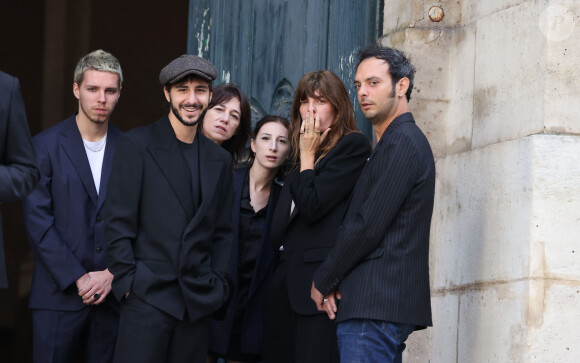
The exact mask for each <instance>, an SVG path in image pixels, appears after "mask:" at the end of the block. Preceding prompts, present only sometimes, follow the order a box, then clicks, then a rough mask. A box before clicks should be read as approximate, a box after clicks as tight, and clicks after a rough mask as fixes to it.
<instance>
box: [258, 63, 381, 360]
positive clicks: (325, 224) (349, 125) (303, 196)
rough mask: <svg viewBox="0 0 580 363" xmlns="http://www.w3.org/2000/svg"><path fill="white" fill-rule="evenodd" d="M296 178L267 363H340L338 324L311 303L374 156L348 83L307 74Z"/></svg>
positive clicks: (297, 115) (279, 240) (295, 113)
mask: <svg viewBox="0 0 580 363" xmlns="http://www.w3.org/2000/svg"><path fill="white" fill-rule="evenodd" d="M290 138H291V141H292V147H293V151H292V156H291V161H292V166H293V171H292V172H291V173H290V174H289V175H288V177H287V178H286V181H285V182H284V187H283V189H282V192H281V194H280V199H279V203H278V205H277V207H276V210H275V212H274V216H273V217H272V241H273V242H274V246H275V247H276V249H277V250H278V257H279V261H278V264H277V266H276V269H275V272H274V276H273V277H272V283H271V285H270V289H269V290H270V291H269V292H268V297H267V300H266V304H265V310H264V349H263V362H264V363H269V362H276V363H280V362H318V363H319V362H332V363H335V362H339V355H338V346H337V343H336V324H335V323H334V322H333V321H331V320H329V318H328V316H327V315H326V313H325V312H320V311H318V309H317V308H316V305H315V304H314V302H313V301H312V300H311V299H310V288H311V287H312V280H313V276H314V272H315V271H316V269H317V268H318V266H319V265H320V264H321V263H322V261H324V259H325V258H326V256H327V255H328V254H329V253H330V251H331V250H332V247H333V246H334V243H335V240H336V234H337V230H338V228H339V225H340V221H341V218H342V216H343V214H344V212H345V209H346V206H347V200H348V197H349V195H350V193H351V192H352V189H353V188H354V185H355V183H356V181H357V179H358V177H359V175H360V173H361V172H362V169H363V168H364V165H365V163H366V160H367V158H368V157H369V155H370V152H371V147H370V143H369V140H368V138H367V137H366V136H365V135H363V134H361V133H360V132H358V130H357V128H356V124H355V119H354V111H353V108H352V105H351V103H350V100H349V98H348V92H347V90H346V88H345V87H344V84H343V83H342V81H341V80H340V79H339V78H338V77H337V76H336V75H335V74H334V73H332V72H330V71H326V70H323V71H317V72H311V73H308V74H306V75H305V76H304V77H302V79H301V80H300V83H299V84H298V87H297V89H296V93H295V96H294V103H293V105H292V115H291V121H290Z"/></svg>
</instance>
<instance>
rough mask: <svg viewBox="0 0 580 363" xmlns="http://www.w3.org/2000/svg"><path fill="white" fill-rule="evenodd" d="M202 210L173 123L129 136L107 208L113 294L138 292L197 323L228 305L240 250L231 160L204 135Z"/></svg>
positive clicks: (201, 143)
mask: <svg viewBox="0 0 580 363" xmlns="http://www.w3.org/2000/svg"><path fill="white" fill-rule="evenodd" d="M196 138H197V142H199V147H200V149H199V150H200V153H199V169H200V173H201V175H200V177H199V181H200V189H201V204H200V205H199V208H197V210H196V212H195V213H194V214H193V215H191V213H190V212H188V211H189V210H190V209H191V208H190V206H191V204H192V203H193V195H192V190H191V186H190V183H189V182H188V180H190V172H189V168H188V167H187V162H186V160H185V158H184V157H183V154H182V151H181V147H180V146H179V145H178V141H177V138H176V136H175V133H174V131H173V128H172V127H171V124H170V122H169V118H168V117H167V116H164V117H162V118H161V119H160V120H159V121H157V122H155V123H153V124H151V125H147V126H143V127H139V128H137V129H134V130H131V131H129V132H127V133H126V134H124V136H123V137H121V139H120V140H119V143H118V145H117V152H116V154H115V159H114V162H113V170H112V172H111V177H110V179H109V187H108V191H109V193H108V195H107V203H106V206H105V224H106V227H105V239H106V242H107V243H108V245H109V249H108V257H109V261H110V265H109V270H110V271H111V273H113V275H114V276H115V278H114V280H113V292H114V294H115V296H116V297H117V298H118V299H119V300H121V299H122V297H123V296H124V294H125V293H126V292H127V291H131V293H134V294H135V295H137V296H138V297H140V298H141V299H143V300H144V301H146V302H147V303H149V304H151V305H153V306H155V307H157V308H158V309H160V310H162V311H165V312H166V313H168V314H170V315H172V316H174V317H176V318H178V319H184V318H185V317H186V313H187V316H188V318H189V320H190V321H195V320H198V319H200V318H202V317H205V316H208V315H209V314H211V313H212V312H214V311H215V310H217V309H218V308H219V307H220V306H221V305H222V304H223V303H224V302H225V301H226V299H227V297H228V293H229V285H228V282H227V270H228V264H229V258H230V247H231V243H232V214H231V213H232V204H233V187H232V162H231V157H230V155H229V154H228V153H227V152H226V151H225V150H224V149H222V148H221V147H219V146H218V145H217V144H215V143H214V142H212V141H210V140H209V139H207V138H206V137H204V136H203V134H201V133H200V132H199V131H198V132H197V135H196Z"/></svg>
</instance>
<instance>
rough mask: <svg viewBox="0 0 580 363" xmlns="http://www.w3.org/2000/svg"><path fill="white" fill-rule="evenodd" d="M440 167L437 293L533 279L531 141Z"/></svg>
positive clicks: (435, 224)
mask: <svg viewBox="0 0 580 363" xmlns="http://www.w3.org/2000/svg"><path fill="white" fill-rule="evenodd" d="M436 168H437V179H436V186H435V188H436V189H435V206H434V210H433V221H432V228H431V259H430V266H431V278H432V288H433V289H434V290H438V289H446V288H455V287H457V286H462V285H466V284H475V283H481V282H492V281H496V282H497V281H505V280H513V279H521V278H525V277H527V276H529V269H530V267H529V263H530V233H531V232H530V222H531V216H530V214H531V210H532V186H533V182H532V177H531V169H532V155H531V146H530V138H529V137H528V138H524V139H520V140H516V141H510V142H504V143H501V144H495V145H491V146H488V147H485V148H481V149H476V150H472V151H470V152H466V153H461V154H457V155H450V156H447V157H445V158H442V159H438V160H437V162H436Z"/></svg>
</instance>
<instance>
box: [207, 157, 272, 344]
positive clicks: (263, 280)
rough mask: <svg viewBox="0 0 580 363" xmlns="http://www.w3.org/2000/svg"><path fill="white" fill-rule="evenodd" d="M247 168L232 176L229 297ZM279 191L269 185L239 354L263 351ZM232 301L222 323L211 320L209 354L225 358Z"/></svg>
mask: <svg viewBox="0 0 580 363" xmlns="http://www.w3.org/2000/svg"><path fill="white" fill-rule="evenodd" d="M248 171H249V169H248V168H243V169H238V170H236V171H235V173H234V195H235V199H234V209H233V213H232V215H233V218H232V223H233V231H234V244H233V246H232V253H231V257H230V270H229V272H230V276H231V281H232V294H235V293H236V290H237V287H238V258H239V243H240V241H239V230H240V208H241V199H242V192H243V188H244V182H245V181H246V177H247V175H248ZM281 189H282V188H281V187H280V185H278V184H276V183H275V182H274V183H273V184H272V189H271V191H270V198H269V199H268V209H267V213H266V228H265V230H264V232H263V234H262V241H261V252H260V254H259V256H258V259H257V261H256V265H255V266H254V272H253V275H252V280H251V282H250V290H249V292H248V305H247V306H246V308H245V310H244V317H243V327H242V332H241V335H242V338H241V344H242V352H244V353H251V354H258V355H259V354H261V350H262V349H261V348H262V308H263V306H264V300H265V299H266V291H267V287H268V280H269V277H270V276H271V273H272V268H273V261H274V250H273V249H272V242H271V240H270V225H271V222H272V215H273V214H274V213H273V211H274V208H275V207H276V203H277V201H278V197H279V195H280V190H281ZM234 300H235V299H232V300H231V301H230V304H229V305H228V306H227V312H226V314H225V317H224V318H223V319H222V320H219V321H218V320H212V323H211V326H210V340H209V347H210V350H211V351H212V352H215V353H219V354H226V352H227V349H228V343H229V340H230V336H231V332H232V331H231V329H232V326H233V324H234V318H235V314H236V312H237V311H238V306H236V305H235V301H234Z"/></svg>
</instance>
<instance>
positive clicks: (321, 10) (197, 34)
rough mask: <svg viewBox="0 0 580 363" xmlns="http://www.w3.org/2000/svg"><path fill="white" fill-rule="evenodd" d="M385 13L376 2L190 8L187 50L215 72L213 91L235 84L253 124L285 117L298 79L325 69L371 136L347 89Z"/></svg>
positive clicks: (263, 2) (225, 1)
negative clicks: (342, 86) (249, 109)
mask: <svg viewBox="0 0 580 363" xmlns="http://www.w3.org/2000/svg"><path fill="white" fill-rule="evenodd" d="M382 7H383V1H381V0H358V1H352V0H319V1H313V0H292V1H287V0H244V1H241V0H240V1H231V0H191V1H190V9H189V14H190V15H189V27H188V47H187V49H188V53H189V54H196V55H199V56H201V57H204V58H207V59H209V60H210V61H212V62H213V63H214V64H215V65H216V67H217V68H218V70H219V72H218V74H219V75H218V79H217V80H216V82H215V84H220V83H224V82H230V83H234V84H236V85H238V86H239V87H240V88H241V89H242V90H243V91H244V93H246V95H247V96H248V98H249V99H250V100H251V103H252V111H253V112H252V114H253V115H252V117H253V122H255V121H257V119H258V118H259V117H261V116H262V114H269V113H274V114H281V115H283V116H286V117H289V111H290V107H291V105H292V96H293V92H294V87H295V86H296V84H297V83H298V81H299V80H300V78H301V77H302V76H303V75H304V74H305V73H307V72H311V71H315V70H319V69H329V70H331V71H333V72H334V73H336V74H337V75H338V76H339V77H340V78H341V79H342V81H343V82H344V84H345V85H346V87H347V89H348V90H349V94H350V99H351V101H352V102H353V106H354V107H355V112H356V117H357V124H358V127H359V129H361V131H363V132H365V133H366V134H367V135H369V136H370V131H371V127H370V125H369V123H368V122H366V121H365V120H364V117H363V116H362V113H361V112H360V108H359V107H358V104H357V102H356V91H355V89H354V87H353V85H352V83H353V79H354V75H355V73H356V64H357V59H356V53H357V52H358V51H359V50H360V49H361V48H363V47H364V46H366V45H368V44H375V43H376V41H377V37H378V35H379V34H380V32H379V28H378V25H377V24H381V22H380V21H379V20H380V19H379V17H380V14H381V13H382Z"/></svg>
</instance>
